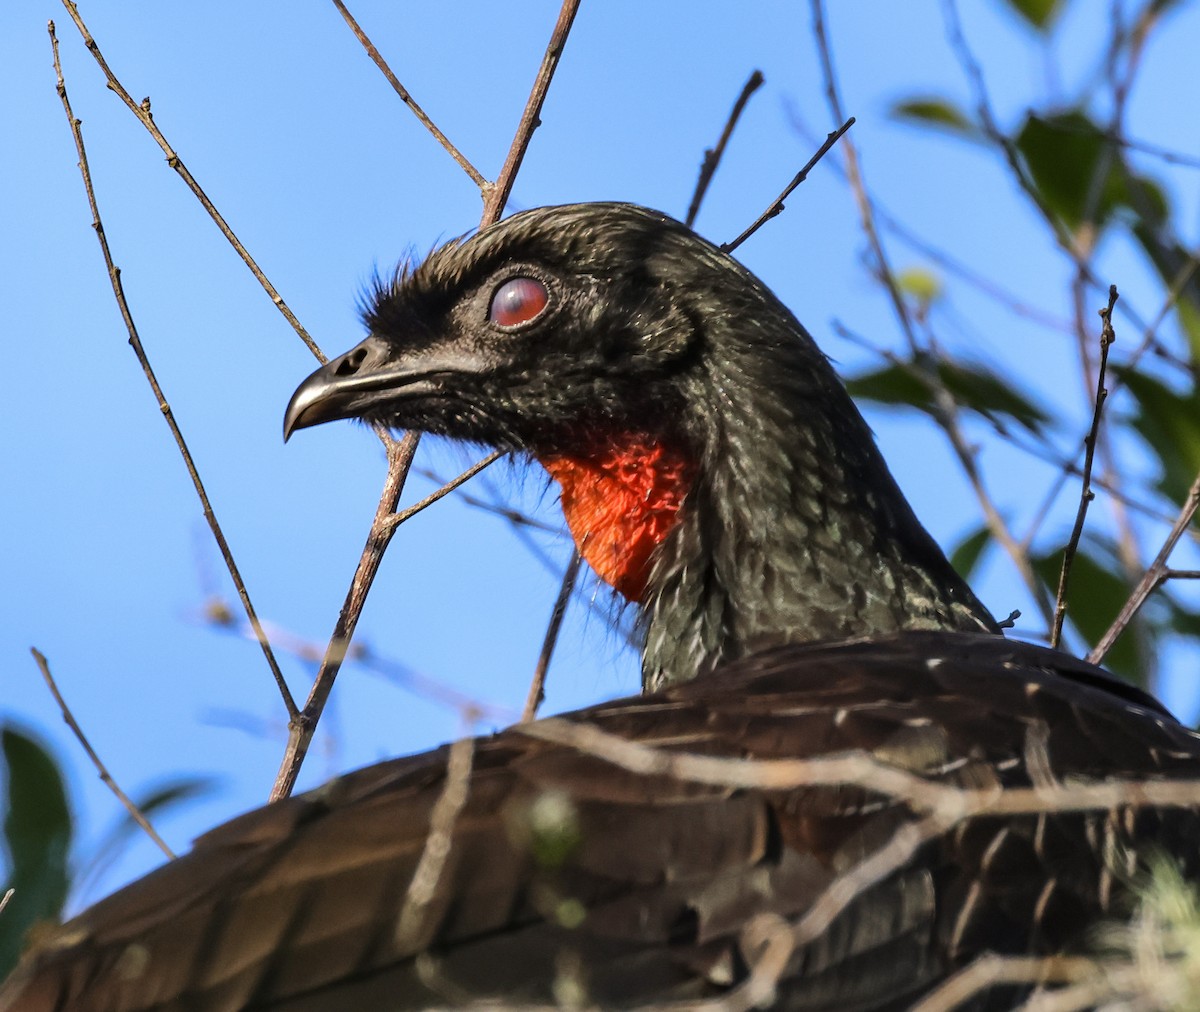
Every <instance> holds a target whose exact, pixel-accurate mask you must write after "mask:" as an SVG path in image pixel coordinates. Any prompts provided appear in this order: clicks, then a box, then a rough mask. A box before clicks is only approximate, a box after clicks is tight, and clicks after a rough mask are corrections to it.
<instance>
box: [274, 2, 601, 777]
mask: <svg viewBox="0 0 1200 1012" xmlns="http://www.w3.org/2000/svg"><path fill="white" fill-rule="evenodd" d="M578 6H579V0H564V2H563V5H562V9H561V10H560V12H559V16H558V21H557V22H556V24H555V26H554V31H553V32H552V34H551V37H550V43H549V45H548V46H547V49H546V55H545V56H544V57H543V59H542V65H541V68H540V70H539V71H538V75H537V78H536V80H535V81H534V85H533V90H532V92H531V93H530V96H529V101H528V102H527V103H526V107H525V112H524V114H523V115H522V117H521V122H520V124H519V125H518V127H517V133H516V136H515V137H514V138H513V144H512V147H511V149H510V150H509V157H508V159H507V161H506V162H505V164H504V168H503V170H502V171H501V173H500V177H499V178H498V179H497V181H496V183H495V185H494V186H493V187H492V188H491V189H490V190H485V192H484V211H483V216H482V218H481V220H480V228H486V227H487V226H489V225H492V224H495V222H496V221H498V220H499V216H500V213H501V211H502V210H503V208H504V203H505V201H507V198H508V194H509V193H510V192H511V191H512V186H513V181H514V180H515V178H516V174H517V172H518V171H519V170H520V167H521V160H522V158H523V157H524V153H525V151H526V149H527V148H528V146H529V138H530V136H532V134H533V131H534V129H535V128H536V126H537V115H538V112H539V111H540V110H541V107H542V102H543V101H544V100H545V97H546V91H547V89H548V88H549V87H550V82H551V80H552V79H553V77H554V70H555V68H556V67H557V66H558V58H559V56H560V55H561V53H562V48H563V46H564V45H565V43H566V39H567V34H568V32H569V31H570V28H571V22H572V21H573V20H574V17H575V11H576V10H577V8H578ZM498 194H503V199H499V200H498V201H497V199H496V198H497V195H498ZM417 442H418V437H417V435H416V434H415V433H412V432H410V433H407V434H406V435H405V436H404V439H403V440H401V441H400V443H394V442H391V441H388V440H385V442H384V445H385V447H386V450H387V455H388V472H387V476H386V478H385V479H384V489H383V492H382V494H381V495H380V499H379V505H378V507H377V509H376V511H375V518H374V520H373V522H372V524H371V529H370V531H369V533H368V535H367V543H366V546H365V547H364V548H363V552H362V555H361V556H360V558H359V562H358V567H357V569H356V570H355V573H354V578H353V580H352V581H351V584H350V589H349V591H348V592H347V594H346V600H345V602H344V604H343V605H342V610H341V612H340V613H339V615H338V619H337V623H336V624H335V626H334V632H333V636H331V637H330V640H329V646H328V648H327V650H326V654H325V658H324V659H323V660H322V662H321V667H320V668H319V670H318V671H317V676H316V678H315V679H314V681H313V686H312V689H311V691H310V692H309V695H308V699H307V700H306V701H305V704H304V710H303V711H302V712H301V713H300V714H299V715H298V716H296V717H294V718H293V719H292V720H291V721H290V722H289V726H288V744H287V747H286V748H285V749H284V755H283V760H282V762H281V763H280V767H279V772H278V774H277V775H276V777H275V784H274V786H273V787H272V789H271V800H272V801H276V800H278V799H280V798H284V797H287V796H288V795H289V794H291V792H292V789H293V788H294V786H295V783H296V778H297V776H298V775H299V772H300V766H301V764H302V763H303V762H304V757H305V756H306V755H307V753H308V749H309V746H310V745H311V743H312V736H313V734H314V732H315V731H316V725H317V721H318V720H319V719H320V716H321V713H322V712H323V710H324V708H325V704H326V702H327V701H328V699H329V693H330V692H331V691H332V689H333V683H334V680H335V679H336V677H337V673H338V670H339V669H340V667H341V663H342V660H343V659H344V658H345V656H346V650H347V645H348V644H349V642H350V639H351V637H352V636H353V635H354V629H355V627H356V626H357V624H358V618H359V615H360V614H361V613H362V607H363V604H364V603H365V602H366V597H367V594H368V592H369V591H370V588H371V584H372V583H373V582H374V580H375V575H376V573H378V572H379V566H380V563H381V562H382V561H383V554H384V552H385V551H386V550H387V546H388V544H389V543H390V541H391V538H392V535H393V534H394V533H395V532H396V528H397V524H398V523H399V521H396V520H394V519H393V517H394V516H395V514H396V506H397V504H398V502H399V499H400V493H401V491H402V490H403V488H404V481H405V479H406V478H407V476H408V471H409V469H410V468H411V466H412V460H413V455H414V454H415V453H416V448H417ZM484 466H486V464H485V463H484V462H480V464H479V465H477V467H476V469H475V470H476V471H478V470H482V469H483V467H484ZM464 480H465V479H464ZM418 505H420V504H418Z"/></svg>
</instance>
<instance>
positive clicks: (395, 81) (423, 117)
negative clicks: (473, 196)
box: [333, 0, 491, 191]
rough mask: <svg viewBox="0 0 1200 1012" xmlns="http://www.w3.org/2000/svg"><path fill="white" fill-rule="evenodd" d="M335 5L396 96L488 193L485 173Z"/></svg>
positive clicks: (343, 8) (351, 17)
mask: <svg viewBox="0 0 1200 1012" xmlns="http://www.w3.org/2000/svg"><path fill="white" fill-rule="evenodd" d="M333 5H334V7H336V8H337V9H338V12H339V13H340V14H341V15H342V17H343V18H344V19H345V21H346V24H348V25H349V26H350V31H352V32H353V33H354V37H355V38H356V39H358V41H359V42H360V43H361V44H362V47H363V49H365V50H366V51H367V55H368V56H369V57H371V59H372V61H374V63H375V66H377V67H378V68H379V70H380V73H382V74H383V76H384V77H386V78H387V80H388V84H390V85H391V86H392V88H393V89H394V90H395V92H396V94H397V95H399V96H400V101H402V102H403V103H404V104H405V105H406V106H408V107H409V109H411V110H412V112H413V115H414V116H416V117H417V119H419V120H420V121H421V123H422V125H423V126H424V127H425V129H426V130H428V131H429V132H430V133H431V134H433V136H434V137H435V138H436V139H437V142H438V143H439V144H440V145H441V146H442V147H443V148H444V149H445V150H446V152H447V154H449V155H450V157H451V158H453V159H454V160H455V161H456V162H457V163H458V167H459V168H460V169H462V170H463V172H465V173H466V174H467V175H468V176H470V177H471V182H473V183H474V184H475V185H476V186H478V187H479V189H480V190H481V191H486V190H487V188H488V187H489V186H490V185H491V184H490V183H489V182H488V181H487V179H485V178H484V175H483V173H482V172H480V171H479V170H478V169H477V168H475V166H474V165H472V164H471V163H470V161H469V160H468V159H467V156H466V155H464V154H463V153H462V152H461V151H459V150H458V148H456V147H455V146H454V144H453V143H452V142H451V140H450V138H449V137H447V136H446V135H445V134H444V133H442V131H441V130H439V129H438V126H437V124H436V123H434V122H433V120H431V119H430V118H429V116H428V115H427V114H426V112H425V110H424V109H422V108H421V107H420V106H419V105H417V100H416V99H415V98H413V97H412V95H411V94H409V91H408V89H407V88H406V87H404V85H402V84H401V83H400V79H399V78H398V77H396V75H395V74H394V73H393V72H392V68H391V67H389V66H388V62H387V60H385V59H384V58H383V56H382V55H381V54H380V52H379V50H378V49H376V48H375V43H373V42H372V41H371V40H370V39H369V38H367V33H366V32H364V31H363V30H362V28H361V27H360V26H359V24H358V22H357V21H356V20H355V19H354V15H352V14H351V13H350V12H349V11H348V10H347V9H346V5H345V4H344V3H342V0H333Z"/></svg>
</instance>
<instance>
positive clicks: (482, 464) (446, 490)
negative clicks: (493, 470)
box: [385, 450, 504, 527]
mask: <svg viewBox="0 0 1200 1012" xmlns="http://www.w3.org/2000/svg"><path fill="white" fill-rule="evenodd" d="M503 456H504V453H503V452H502V451H501V450H493V451H492V452H491V453H489V454H488V455H487V456H486V457H484V458H482V459H481V460H478V461H476V462H475V463H474V464H472V465H471V466H470V467H468V468H467V469H466V470H465V471H463V472H462V474H460V475H458V476H457V477H456V478H451V479H450V480H449V481H447V482H444V483H443V484H442V486H441V488H438V489H435V490H434V491H433V492H430V493H429V495H427V496H426V497H425V498H424V499H420V500H418V501H417V502H415V503H413V504H412V505H411V506H406V507H405V508H404V509H402V510H398V511H397V512H395V513H393V514H392V515H391V516H390V517H388V518H387V520H386V521H385V523H388V524H390V525H391V526H392V527H399V526H400V525H401V524H402V523H404V522H405V521H406V520H408V519H410V518H411V517H414V516H416V515H417V514H418V513H420V512H421V511H422V510H424V509H428V508H429V507H430V506H432V505H433V504H434V503H435V502H437V501H438V500H439V499H443V498H445V497H446V496H448V495H449V494H450V493H451V492H453V491H455V490H456V489H457V488H459V487H460V486H462V485H465V484H466V483H467V482H468V481H470V480H471V479H472V478H474V477H475V475H477V474H479V472H480V471H483V470H486V469H487V468H489V467H491V466H492V465H493V464H494V463H496V461H498V460H499V459H500V458H501V457H503Z"/></svg>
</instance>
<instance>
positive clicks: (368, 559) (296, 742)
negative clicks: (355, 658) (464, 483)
mask: <svg viewBox="0 0 1200 1012" xmlns="http://www.w3.org/2000/svg"><path fill="white" fill-rule="evenodd" d="M417 442H418V437H417V436H416V434H415V433H411V432H410V433H407V434H406V435H405V436H404V438H403V439H401V440H400V441H399V442H394V441H390V440H389V441H388V443H387V444H386V450H387V457H388V470H387V476H386V478H385V479H384V483H383V491H382V492H381V494H380V497H379V505H378V506H377V507H376V509H375V517H374V519H373V520H372V522H371V529H370V531H368V533H367V543H366V545H364V546H363V550H362V554H361V555H360V556H359V559H358V566H357V568H356V569H355V571H354V576H353V578H352V579H351V581H350V589H349V590H348V591H347V592H346V598H345V601H344V602H343V603H342V609H341V611H340V612H339V613H338V617H337V621H336V622H335V623H334V627H333V635H332V636H331V637H330V638H329V645H328V647H327V648H326V650H325V657H324V658H323V659H322V661H321V667H320V668H319V669H318V671H317V676H316V678H315V679H314V680H313V684H312V688H311V689H310V690H309V693H308V698H307V699H306V700H305V701H304V709H303V710H302V711H301V712H300V713H298V714H296V715H295V716H293V717H292V719H291V720H290V721H288V743H287V747H286V748H285V749H284V753H283V759H282V760H281V762H280V766H279V772H278V773H277V774H276V776H275V783H274V786H272V788H271V795H270V800H271V801H278V800H279V799H280V798H286V797H287V796H288V795H289V794H291V793H292V789H293V788H294V787H295V786H296V777H297V776H299V774H300V766H301V764H302V763H303V762H304V757H305V756H306V755H307V754H308V748H309V745H310V744H311V743H312V736H313V734H314V733H315V732H316V729H317V721H319V720H320V719H321V713H322V712H323V711H324V709H325V704H326V702H328V700H329V693H330V692H331V691H332V690H333V683H334V681H335V680H336V679H337V674H338V671H340V670H341V666H342V661H343V660H345V657H346V651H347V649H348V647H349V644H350V640H351V637H353V635H354V630H355V628H356V627H357V625H358V619H359V616H360V615H361V614H362V608H363V605H364V604H365V603H366V600H367V594H368V593H369V592H370V590H371V585H372V584H373V583H374V582H375V576H376V574H377V573H378V572H379V566H380V564H381V563H382V562H383V554H384V552H385V551H386V550H387V546H388V544H389V543H390V542H391V540H392V535H393V534H395V533H396V526H395V524H392V523H390V518H391V515H392V514H393V513H395V511H396V504H397V503H398V502H399V500H400V493H401V492H402V491H403V490H404V481H405V479H406V478H407V477H408V471H409V468H410V467H411V466H412V459H413V455H414V454H415V453H416V452H417Z"/></svg>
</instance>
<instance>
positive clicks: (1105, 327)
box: [1050, 285, 1118, 648]
mask: <svg viewBox="0 0 1200 1012" xmlns="http://www.w3.org/2000/svg"><path fill="white" fill-rule="evenodd" d="M1117 298H1118V295H1117V286H1116V285H1110V286H1109V288H1108V305H1107V306H1106V307H1105V308H1104V309H1102V310H1100V319H1101V320H1102V321H1103V324H1102V326H1101V329H1100V365H1099V369H1098V370H1097V375H1096V403H1095V407H1094V408H1093V410H1092V424H1091V427H1090V428H1089V429H1088V434H1087V435H1086V436H1085V437H1084V439H1083V444H1084V447H1085V452H1084V457H1083V481H1082V482H1081V484H1080V489H1079V509H1078V510H1077V511H1076V513H1075V526H1074V527H1073V528H1072V529H1071V537H1070V539H1069V540H1068V542H1067V547H1066V550H1065V551H1064V552H1063V561H1062V571H1061V572H1060V573H1059V577H1058V593H1057V594H1056V595H1055V599H1054V624H1053V625H1052V626H1051V629H1050V646H1052V647H1056V648H1057V647H1058V644H1059V640H1061V639H1062V628H1063V622H1064V621H1065V620H1066V617H1067V586H1068V584H1069V582H1070V579H1071V563H1073V562H1074V561H1075V555H1076V553H1077V552H1078V551H1079V539H1080V538H1081V537H1082V536H1083V524H1084V521H1085V520H1086V519H1087V511H1088V506H1089V504H1090V503H1091V501H1092V500H1093V499H1095V498H1096V493H1095V492H1093V491H1092V462H1093V460H1094V459H1095V452H1096V437H1097V435H1098V434H1099V432H1100V418H1101V416H1102V414H1103V413H1104V401H1105V399H1106V398H1107V397H1108V391H1107V390H1106V389H1105V388H1104V378H1105V372H1106V371H1107V369H1108V349H1109V348H1110V347H1111V346H1112V344H1113V342H1115V341H1116V339H1117V336H1116V334H1115V333H1114V331H1113V326H1112V311H1113V306H1115V305H1116V304H1117Z"/></svg>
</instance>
